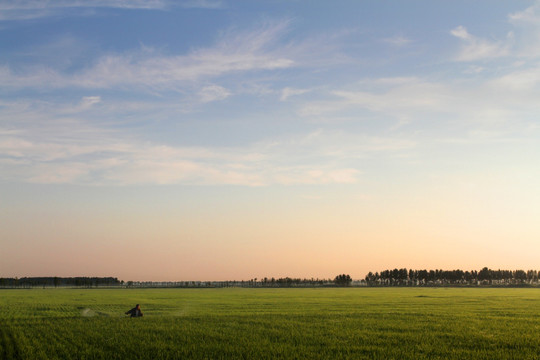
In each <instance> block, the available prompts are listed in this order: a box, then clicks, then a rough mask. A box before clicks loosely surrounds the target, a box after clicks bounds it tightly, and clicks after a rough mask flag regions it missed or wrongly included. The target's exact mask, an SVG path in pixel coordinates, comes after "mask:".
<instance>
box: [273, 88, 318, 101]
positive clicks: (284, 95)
mask: <svg viewBox="0 0 540 360" xmlns="http://www.w3.org/2000/svg"><path fill="white" fill-rule="evenodd" d="M310 91H311V89H295V88H290V87H286V88H284V89H283V90H281V97H280V98H279V99H280V100H281V101H286V100H287V99H288V98H289V97H291V96H296V95H302V94H305V93H307V92H310Z"/></svg>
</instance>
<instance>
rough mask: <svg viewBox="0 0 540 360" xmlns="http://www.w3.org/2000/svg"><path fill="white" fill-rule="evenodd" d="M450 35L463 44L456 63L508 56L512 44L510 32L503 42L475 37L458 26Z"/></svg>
mask: <svg viewBox="0 0 540 360" xmlns="http://www.w3.org/2000/svg"><path fill="white" fill-rule="evenodd" d="M450 33H451V34H452V35H453V36H455V37H457V38H459V39H461V40H463V41H464V42H465V45H464V46H463V47H462V48H461V50H460V53H459V54H458V56H457V57H456V60H458V61H476V60H482V59H493V58H498V57H503V56H507V55H509V54H510V48H511V45H512V43H513V33H511V32H510V33H508V35H507V38H506V39H505V40H504V41H490V40H486V39H482V38H479V37H476V36H474V35H472V34H470V33H469V32H468V31H467V29H466V28H465V27H463V26H458V27H457V28H455V29H453V30H452V31H450Z"/></svg>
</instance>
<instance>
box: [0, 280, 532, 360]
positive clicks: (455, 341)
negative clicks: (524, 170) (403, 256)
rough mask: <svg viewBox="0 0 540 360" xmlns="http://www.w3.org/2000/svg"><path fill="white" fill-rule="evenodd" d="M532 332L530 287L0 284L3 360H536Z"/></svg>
mask: <svg viewBox="0 0 540 360" xmlns="http://www.w3.org/2000/svg"><path fill="white" fill-rule="evenodd" d="M136 303H140V304H141V306H142V310H143V312H144V315H145V316H144V317H143V318H139V319H130V318H126V317H125V316H124V315H123V313H124V312H125V311H127V310H129V309H130V308H131V307H133V306H134V305H135V304H136ZM539 333H540V290H538V289H492V288H491V289H461V288H420V289H419V288H360V289H359V288H332V289H330V288H323V289H320V288H319V289H238V288H230V289H32V290H1V291H0V356H1V357H3V358H5V359H52V358H61V359H83V358H88V359H100V358H102V359H114V358H116V359H120V358H139V359H153V358H163V359H166V358H170V359H173V358H189V359H219V358H243V359H258V358H310V359H329V358H351V359H538V357H539V356H540V355H539V351H540V337H539V336H538V334H539Z"/></svg>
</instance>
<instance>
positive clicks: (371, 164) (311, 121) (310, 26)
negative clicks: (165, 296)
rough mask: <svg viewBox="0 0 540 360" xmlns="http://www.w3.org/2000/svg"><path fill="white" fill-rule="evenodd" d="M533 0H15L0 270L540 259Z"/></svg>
mask: <svg viewBox="0 0 540 360" xmlns="http://www.w3.org/2000/svg"><path fill="white" fill-rule="evenodd" d="M539 220H540V2H534V1H519V0H518V1H491V0H489V1H488V0H486V1H473V2H471V1H447V2H439V1H437V2H435V1H429V0H425V1H356V0H354V1H352V0H351V1H335V2H331V1H289V0H288V1H251V0H245V1H236V0H235V1H232V0H231V1H226V0H223V1H217V0H193V1H172V0H171V1H168V0H151V1H143V0H133V1H127V0H109V1H106V0H94V1H92V0H55V1H52V0H51V1H37V0H22V1H14V0H7V1H6V0H4V1H1V2H0V277H13V276H18V277H23V276H115V277H118V278H119V279H123V280H156V281H159V280H231V279H238V280H241V279H251V278H254V277H257V278H262V277H265V276H266V277H272V276H273V277H282V276H290V277H308V278H311V277H319V278H330V277H331V278H333V277H334V276H335V275H337V274H341V273H346V274H350V275H351V277H352V278H353V279H360V278H363V277H364V276H365V274H366V273H367V272H368V271H380V270H384V269H386V268H396V267H398V268H399V267H407V268H415V269H424V268H427V269H434V268H438V269H448V270H450V269H457V268H461V269H463V270H479V269H481V268H482V267H484V266H488V267H491V268H495V269H496V268H504V269H540V263H539V262H538V259H539V257H538V254H539V253H540V226H539Z"/></svg>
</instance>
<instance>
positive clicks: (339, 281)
mask: <svg viewBox="0 0 540 360" xmlns="http://www.w3.org/2000/svg"><path fill="white" fill-rule="evenodd" d="M351 282H352V279H351V277H350V276H349V275H346V274H341V275H338V276H336V277H335V278H334V283H335V284H336V285H338V286H351Z"/></svg>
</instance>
